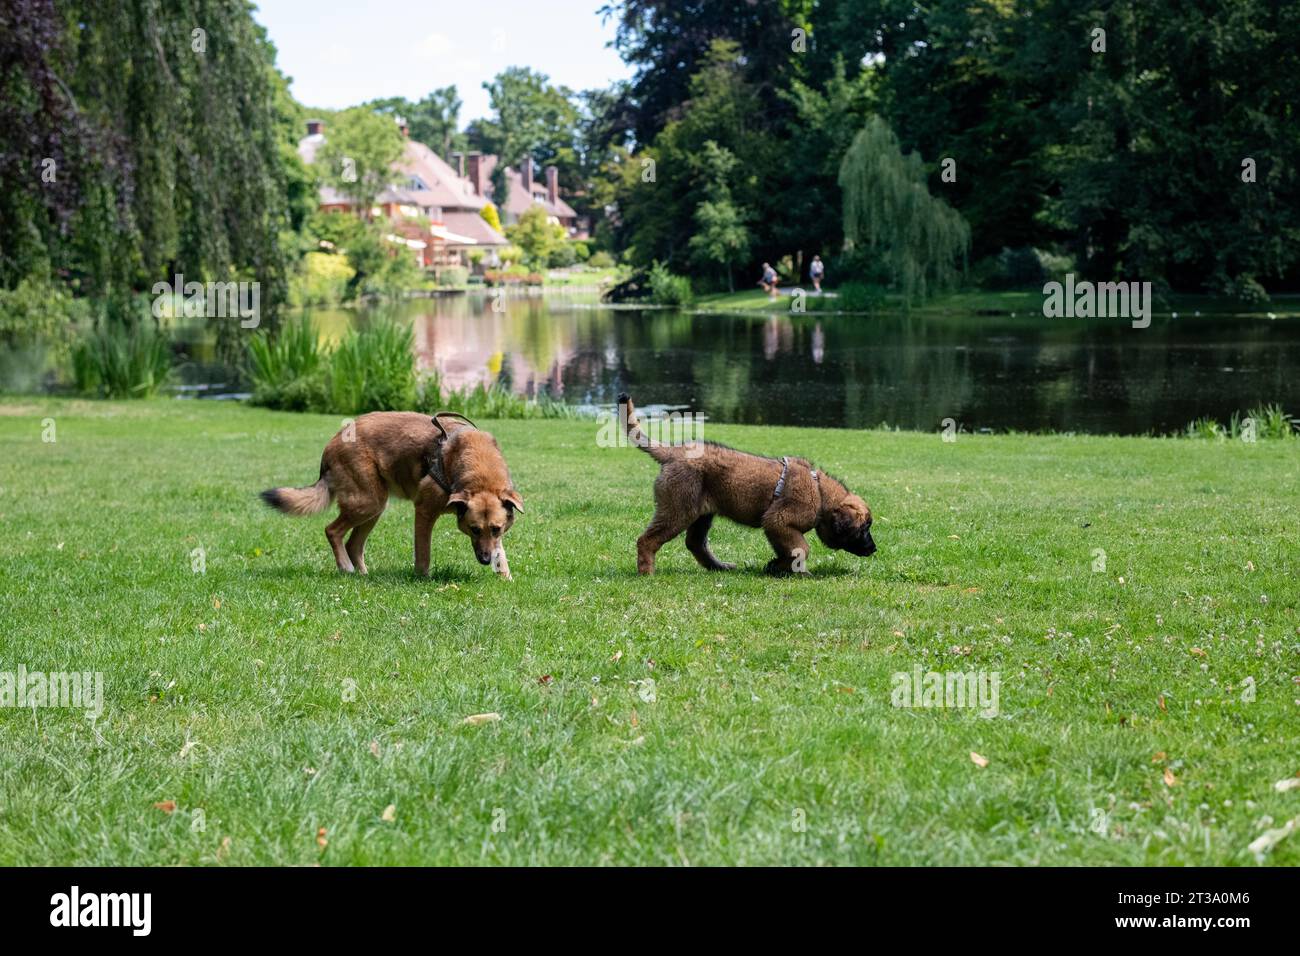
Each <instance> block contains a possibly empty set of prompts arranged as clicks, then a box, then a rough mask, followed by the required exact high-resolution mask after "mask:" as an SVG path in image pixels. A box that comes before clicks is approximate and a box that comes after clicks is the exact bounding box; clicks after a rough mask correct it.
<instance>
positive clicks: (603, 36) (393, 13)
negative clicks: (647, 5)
mask: <svg viewBox="0 0 1300 956" xmlns="http://www.w3.org/2000/svg"><path fill="white" fill-rule="evenodd" d="M254 2H256V3H257V7H258V9H257V12H256V13H255V14H254V16H255V17H256V19H257V21H258V22H259V23H261V24H262V25H263V26H265V27H266V29H267V32H268V33H269V34H270V36H271V40H272V42H274V43H275V46H276V49H277V50H278V51H279V52H278V55H277V58H276V62H277V63H278V65H279V67H280V69H281V71H283V72H284V73H286V74H288V75H289V76H290V77H292V78H293V86H292V90H293V95H294V97H296V98H297V99H298V101H299V102H301V103H303V104H305V105H306V106H316V107H323V108H326V109H338V108H342V107H345V106H355V105H356V104H358V103H361V102H364V101H365V100H369V99H374V98H375V97H378V96H405V97H407V98H408V99H412V100H417V99H419V98H420V97H422V96H423V95H425V94H426V93H428V92H429V91H430V90H431V89H433V88H435V87H440V86H449V85H454V86H455V87H456V88H457V91H458V92H459V93H460V98H461V100H462V101H463V102H464V106H463V107H462V108H461V112H460V122H461V126H462V127H463V126H464V125H465V124H466V123H467V122H469V121H470V120H472V119H475V118H477V117H481V116H487V115H489V114H490V112H491V111H490V109H489V107H488V97H487V91H486V90H484V89H483V86H482V84H483V82H484V81H485V80H490V79H492V77H493V76H495V75H496V74H497V73H499V72H500V71H501V70H502V69H504V68H505V67H507V66H528V67H532V68H533V69H534V70H539V71H541V72H542V73H545V74H547V75H548V76H550V78H551V82H553V83H559V84H564V85H566V86H570V87H572V88H574V89H575V90H578V89H589V88H591V87H597V86H607V85H609V83H611V82H612V81H614V80H616V79H623V78H625V77H627V76H629V75H630V71H629V70H628V69H627V67H625V66H624V65H623V61H622V60H620V59H619V58H618V54H617V53H615V52H614V50H613V49H612V48H610V47H607V46H606V43H608V42H609V41H610V40H612V39H613V38H614V23H613V21H610V22H609V23H607V24H603V23H602V21H601V17H600V16H599V15H598V14H597V13H596V11H597V10H598V9H600V7H601V6H602V5H603V3H602V0H531V2H523V0H477V2H460V3H449V2H447V0H436V2H428V0H424V2H420V0H254Z"/></svg>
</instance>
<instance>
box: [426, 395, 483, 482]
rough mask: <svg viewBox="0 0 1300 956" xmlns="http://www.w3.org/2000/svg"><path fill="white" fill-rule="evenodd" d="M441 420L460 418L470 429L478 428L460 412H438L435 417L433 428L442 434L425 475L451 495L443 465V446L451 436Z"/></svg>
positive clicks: (428, 459)
mask: <svg viewBox="0 0 1300 956" xmlns="http://www.w3.org/2000/svg"><path fill="white" fill-rule="evenodd" d="M440 418H458V419H460V420H461V421H463V422H464V423H465V424H466V425H468V426H469V427H470V428H478V426H477V425H475V424H474V423H473V422H472V421H470V420H469V419H468V418H466V417H465V416H464V415H462V414H461V413H460V412H438V414H436V415H434V416H433V427H434V428H436V429H438V431H439V432H441V433H442V434H441V435H439V436H438V439H437V441H436V442H435V443H434V446H433V452H432V454H430V455H429V456H428V458H427V459H426V460H425V473H426V474H428V476H429V477H430V478H432V479H433V480H434V481H435V482H436V483H437V484H438V487H439V488H441V489H442V490H443V491H445V492H447V494H449V495H450V494H451V486H450V485H448V484H447V476H446V472H445V471H444V469H443V465H442V446H443V445H445V444H447V439H449V438H450V437H451V436H450V435H448V434H447V429H445V428H443V427H442V422H440V421H438V419H440Z"/></svg>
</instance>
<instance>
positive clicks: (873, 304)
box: [828, 282, 885, 312]
mask: <svg viewBox="0 0 1300 956" xmlns="http://www.w3.org/2000/svg"><path fill="white" fill-rule="evenodd" d="M837 292H838V295H839V301H838V302H836V304H835V306H834V308H837V309H843V310H844V311H845V312H874V311H875V310H876V309H879V308H880V307H881V306H882V305H883V304H884V301H885V292H884V289H882V288H881V287H880V286H878V285H874V284H873V283H870V282H845V283H843V284H842V285H840V287H839V289H838V290H837ZM828 307H829V303H828Z"/></svg>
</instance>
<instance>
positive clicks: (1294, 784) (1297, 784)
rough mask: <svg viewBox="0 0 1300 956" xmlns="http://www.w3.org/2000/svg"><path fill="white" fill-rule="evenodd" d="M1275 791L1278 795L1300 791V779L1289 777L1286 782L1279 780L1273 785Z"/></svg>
mask: <svg viewBox="0 0 1300 956" xmlns="http://www.w3.org/2000/svg"><path fill="white" fill-rule="evenodd" d="M1273 789H1274V790H1276V791H1277V792H1278V793H1286V792H1287V791H1288V790H1296V789H1300V777H1287V778H1286V779H1285V780H1279V781H1278V782H1277V783H1275V784H1273Z"/></svg>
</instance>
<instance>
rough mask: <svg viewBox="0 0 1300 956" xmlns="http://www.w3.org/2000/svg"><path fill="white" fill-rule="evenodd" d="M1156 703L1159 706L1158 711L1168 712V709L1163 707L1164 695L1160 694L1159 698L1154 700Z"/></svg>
mask: <svg viewBox="0 0 1300 956" xmlns="http://www.w3.org/2000/svg"><path fill="white" fill-rule="evenodd" d="M1156 703H1157V704H1159V705H1160V709H1161V710H1163V711H1164V712H1165V713H1168V712H1169V708H1168V707H1166V706H1165V695H1164V694H1161V695H1160V696H1159V697H1157V698H1156Z"/></svg>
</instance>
